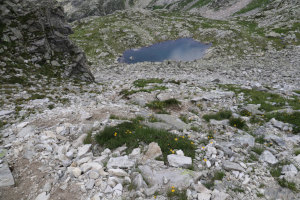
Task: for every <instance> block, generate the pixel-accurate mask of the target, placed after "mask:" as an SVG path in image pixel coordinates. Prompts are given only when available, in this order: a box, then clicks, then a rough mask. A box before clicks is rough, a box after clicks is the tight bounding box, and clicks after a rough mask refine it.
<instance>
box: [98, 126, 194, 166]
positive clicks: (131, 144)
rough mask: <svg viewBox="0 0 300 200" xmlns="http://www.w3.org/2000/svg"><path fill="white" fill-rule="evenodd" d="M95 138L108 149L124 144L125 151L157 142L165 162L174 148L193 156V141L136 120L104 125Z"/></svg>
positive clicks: (128, 151)
mask: <svg viewBox="0 0 300 200" xmlns="http://www.w3.org/2000/svg"><path fill="white" fill-rule="evenodd" d="M95 140H96V142H97V143H98V144H99V145H101V146H103V147H106V148H109V149H115V148H118V147H120V146H123V145H124V144H125V145H126V146H127V153H130V152H131V151H132V150H133V149H134V148H137V147H138V146H139V145H140V144H144V143H145V144H150V143H151V142H157V143H158V145H159V146H160V148H161V150H162V153H163V157H164V161H165V162H166V161H167V155H168V154H172V153H175V151H174V150H175V149H181V150H182V151H183V152H184V154H185V155H186V156H189V157H192V158H194V157H195V146H194V143H193V142H192V141H191V140H189V139H188V138H187V137H178V135H175V134H172V133H170V132H168V131H165V130H157V129H153V128H149V127H146V126H142V125H141V124H140V123H139V122H138V121H137V120H134V121H133V122H124V123H121V124H119V125H117V126H114V127H110V126H109V127H105V128H104V130H103V131H101V132H99V133H98V134H96V136H95Z"/></svg>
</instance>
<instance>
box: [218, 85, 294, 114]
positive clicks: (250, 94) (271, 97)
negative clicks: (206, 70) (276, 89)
mask: <svg viewBox="0 0 300 200" xmlns="http://www.w3.org/2000/svg"><path fill="white" fill-rule="evenodd" d="M220 87H221V88H225V89H227V90H230V91H233V92H235V94H236V95H238V94H241V93H243V94H244V96H245V97H246V99H245V103H247V104H260V105H261V106H260V110H264V111H267V112H270V111H274V110H279V109H282V108H284V107H286V106H287V105H289V106H290V107H292V108H293V109H295V110H298V109H300V99H299V98H297V97H293V98H290V99H288V98H284V97H282V96H280V95H279V94H273V93H270V92H264V91H258V90H250V89H242V88H240V87H238V86H235V85H220Z"/></svg>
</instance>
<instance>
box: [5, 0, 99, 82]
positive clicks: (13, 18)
mask: <svg viewBox="0 0 300 200" xmlns="http://www.w3.org/2000/svg"><path fill="white" fill-rule="evenodd" d="M0 11H1V12H0V43H1V48H4V50H5V51H0V52H2V53H3V55H1V54H2V53H0V61H3V62H6V61H5V60H4V58H5V57H9V58H11V59H13V60H15V57H16V56H20V55H22V59H18V60H21V61H18V62H19V63H18V66H20V65H24V68H27V69H26V70H27V71H28V72H29V71H30V72H36V73H43V74H44V75H46V76H54V77H60V78H64V77H73V78H76V79H81V80H84V81H94V77H93V75H92V74H91V72H90V70H89V67H88V64H87V60H86V57H85V54H84V53H83V52H82V51H81V50H80V49H79V48H78V47H77V46H76V45H75V44H74V43H73V42H72V41H71V40H70V39H69V37H68V36H69V35H70V34H72V33H73V32H72V29H71V27H70V26H69V25H68V24H67V23H66V21H65V17H64V11H63V8H62V7H61V6H59V5H58V4H57V2H56V1H55V0H31V1H20V0H2V1H1V2H0ZM2 50H3V49H2ZM25 57H26V61H25ZM1 58H3V60H2V59H1ZM22 60H24V61H22ZM28 65H29V66H30V68H29V66H28Z"/></svg>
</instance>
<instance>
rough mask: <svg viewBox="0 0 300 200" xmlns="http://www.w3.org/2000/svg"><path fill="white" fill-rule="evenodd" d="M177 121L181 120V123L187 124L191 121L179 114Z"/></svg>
mask: <svg viewBox="0 0 300 200" xmlns="http://www.w3.org/2000/svg"><path fill="white" fill-rule="evenodd" d="M179 119H181V121H183V122H184V123H186V124H188V123H190V122H191V121H190V120H189V119H188V117H187V116H186V115H183V114H181V115H180V117H179Z"/></svg>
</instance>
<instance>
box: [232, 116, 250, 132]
mask: <svg viewBox="0 0 300 200" xmlns="http://www.w3.org/2000/svg"><path fill="white" fill-rule="evenodd" d="M229 125H230V126H233V127H235V128H238V129H247V124H246V122H245V120H243V119H242V118H240V117H238V118H235V117H231V118H230V119H229Z"/></svg>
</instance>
